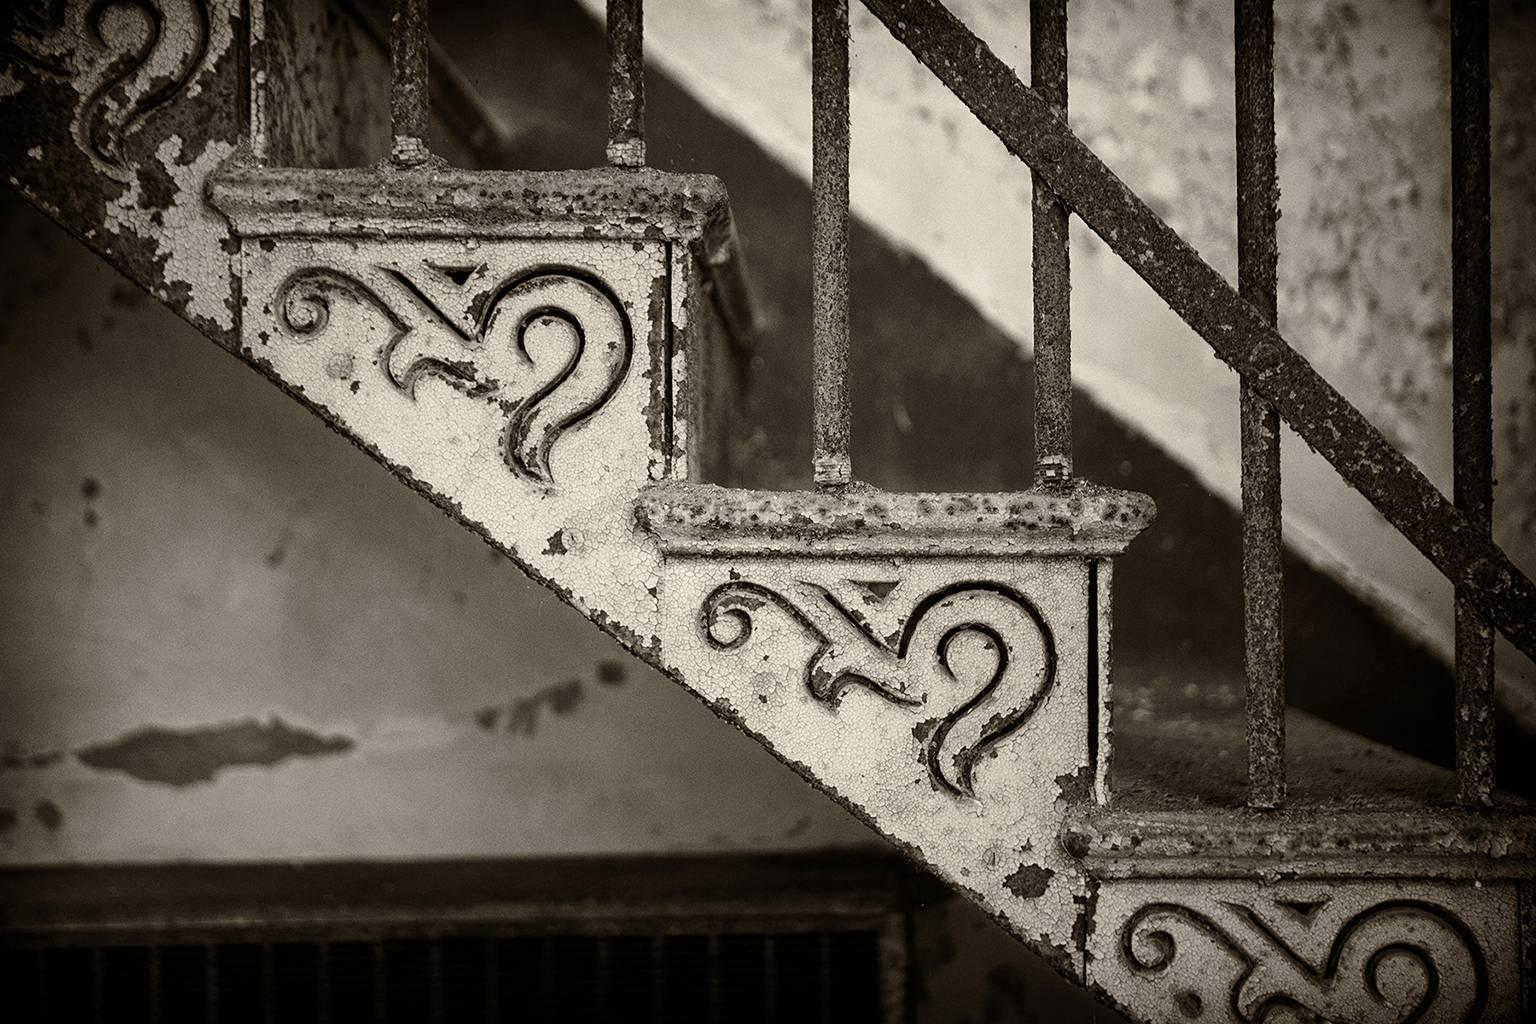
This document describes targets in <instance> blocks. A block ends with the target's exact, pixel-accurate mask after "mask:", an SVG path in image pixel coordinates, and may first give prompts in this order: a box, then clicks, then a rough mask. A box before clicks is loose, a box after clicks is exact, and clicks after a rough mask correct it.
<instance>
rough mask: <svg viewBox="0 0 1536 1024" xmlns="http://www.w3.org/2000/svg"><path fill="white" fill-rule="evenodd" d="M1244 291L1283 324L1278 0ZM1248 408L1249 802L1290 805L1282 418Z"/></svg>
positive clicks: (1244, 46)
mask: <svg viewBox="0 0 1536 1024" xmlns="http://www.w3.org/2000/svg"><path fill="white" fill-rule="evenodd" d="M1234 14H1235V18H1234V30H1233V44H1234V45H1233V48H1234V51H1235V53H1236V58H1237V61H1236V74H1235V87H1236V96H1235V99H1236V110H1237V280H1238V292H1239V294H1241V295H1242V297H1243V298H1244V299H1246V300H1248V303H1249V304H1250V305H1252V306H1253V308H1254V309H1256V310H1257V311H1258V312H1259V313H1260V314H1261V315H1262V316H1263V317H1264V319H1265V321H1266V322H1268V323H1269V324H1270V325H1271V326H1273V325H1274V323H1275V315H1276V290H1277V281H1278V274H1279V270H1278V265H1279V246H1278V243H1277V241H1276V237H1275V221H1276V220H1277V219H1278V217H1279V199H1280V190H1279V184H1278V180H1277V172H1276V169H1275V163H1276V155H1275V11H1274V3H1273V0H1237V2H1236V5H1235V10H1234ZM1238 401H1239V403H1240V408H1239V420H1240V422H1241V426H1240V430H1241V442H1240V448H1241V450H1242V501H1243V668H1244V675H1245V676H1246V678H1247V723H1248V802H1249V804H1251V805H1252V806H1254V807H1278V806H1280V805H1281V804H1282V803H1284V802H1285V651H1284V644H1283V641H1282V621H1281V593H1282V591H1283V589H1284V581H1283V565H1282V561H1281V553H1282V548H1281V527H1280V417H1279V415H1278V414H1277V413H1276V412H1275V409H1274V407H1273V406H1271V405H1270V404H1269V403H1268V402H1266V401H1265V400H1264V399H1263V398H1262V397H1260V396H1259V395H1258V394H1257V393H1256V392H1254V391H1253V389H1252V388H1250V387H1248V386H1247V385H1244V386H1243V388H1242V392H1241V395H1240V397H1239V399H1238Z"/></svg>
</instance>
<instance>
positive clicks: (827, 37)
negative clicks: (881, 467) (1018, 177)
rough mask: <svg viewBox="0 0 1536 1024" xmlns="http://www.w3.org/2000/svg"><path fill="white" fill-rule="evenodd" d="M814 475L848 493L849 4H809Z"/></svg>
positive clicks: (841, 0) (818, 0) (816, 0)
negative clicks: (814, 410)
mask: <svg viewBox="0 0 1536 1024" xmlns="http://www.w3.org/2000/svg"><path fill="white" fill-rule="evenodd" d="M811 134H812V139H813V147H814V148H813V155H812V162H811V191H812V195H813V200H814V205H813V208H812V220H811V248H812V260H813V264H812V267H813V274H814V276H813V278H812V282H811V304H812V315H813V320H814V323H813V330H814V334H813V337H814V347H815V378H816V424H815V451H814V459H815V461H814V464H813V469H814V476H815V480H816V486H817V487H818V488H821V489H836V488H841V487H846V486H847V485H848V483H849V481H850V480H851V479H852V476H853V471H852V467H851V465H850V463H849V460H848V423H849V407H848V0H812V4H811Z"/></svg>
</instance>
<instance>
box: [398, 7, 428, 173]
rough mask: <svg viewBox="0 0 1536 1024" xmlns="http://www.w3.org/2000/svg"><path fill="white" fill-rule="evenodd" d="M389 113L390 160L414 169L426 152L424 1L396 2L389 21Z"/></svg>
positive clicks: (426, 98)
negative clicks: (392, 137) (391, 140)
mask: <svg viewBox="0 0 1536 1024" xmlns="http://www.w3.org/2000/svg"><path fill="white" fill-rule="evenodd" d="M389 64H390V83H389V110H390V126H391V129H392V130H393V132H394V137H395V138H394V145H393V146H392V147H391V149H390V159H391V160H392V161H393V162H394V163H395V164H396V165H398V166H401V167H415V166H417V165H419V164H424V163H426V162H427V160H428V159H430V158H431V156H432V153H431V150H429V149H428V148H427V101H428V96H427V0H395V7H394V12H393V13H392V14H391V15H390V18H389Z"/></svg>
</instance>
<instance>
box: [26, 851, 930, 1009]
mask: <svg viewBox="0 0 1536 1024" xmlns="http://www.w3.org/2000/svg"><path fill="white" fill-rule="evenodd" d="M911 884H912V881H911V876H910V875H909V873H908V872H907V871H906V870H905V869H904V868H902V867H901V866H900V865H899V864H898V863H897V862H895V861H894V860H892V859H891V858H884V857H867V856H859V857H855V856H832V855H799V856H782V857H774V856H756V857H747V856H737V857H619V858H551V859H531V860H509V861H492V860H486V861H424V862H412V863H400V864H371V863H370V864H345V863H319V864H308V865H302V866H300V865H294V866H288V865H271V866H266V865H178V866H166V867H160V866H144V867H120V868H41V869H16V870H12V871H7V872H0V993H4V1000H5V1001H4V1003H3V1006H0V1020H5V1021H13V1020H14V1021H18V1022H31V1021H70V1022H74V1021H82V1022H92V1021H93V1022H98V1024H117V1022H141V1021H143V1022H157V1024H177V1022H181V1021H187V1022H196V1024H201V1022H216V1024H231V1022H246V1021H250V1022H278V1024H297V1022H309V1021H314V1022H328V1024H336V1022H343V1021H368V1022H372V1024H389V1022H395V1021H411V1022H418V1021H438V1022H458V1021H473V1022H476V1024H488V1022H493V1021H514V1020H515V1021H523V1022H542V1021H555V1020H559V1021H562V1022H563V1021H615V1022H617V1021H624V1022H629V1021H636V1022H646V1021H655V1022H658V1024H662V1022H666V1024H672V1022H690V1021H700V1022H703V1021H722V1022H761V1024H769V1022H773V1021H795V1022H800V1021H805V1022H817V1021H825V1022H829V1024H830V1022H832V1021H838V1022H843V1021H849V1022H855V1021H868V1022H877V1021H894V1020H897V1019H900V1017H901V1014H902V1007H903V1004H904V999H905V970H906V924H905V908H906V907H907V906H908V904H909V901H910V899H911V897H910V896H909V895H908V889H909V887H910V885H911Z"/></svg>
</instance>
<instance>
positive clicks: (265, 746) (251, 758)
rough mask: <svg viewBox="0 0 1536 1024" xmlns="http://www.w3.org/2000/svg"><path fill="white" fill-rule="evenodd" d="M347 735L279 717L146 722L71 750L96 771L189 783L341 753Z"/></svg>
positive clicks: (348, 743)
mask: <svg viewBox="0 0 1536 1024" xmlns="http://www.w3.org/2000/svg"><path fill="white" fill-rule="evenodd" d="M353 745H354V744H353V740H352V738H351V737H349V736H341V735H331V736H323V735H321V734H319V733H315V732H311V731H309V730H307V729H300V728H295V727H293V726H291V725H289V724H288V723H286V722H284V721H283V720H282V719H280V718H270V719H268V720H267V721H266V722H265V723H262V722H258V721H256V720H255V719H245V720H243V721H239V722H228V723H224V724H221V725H211V726H198V727H194V728H190V729H173V728H169V727H166V726H156V725H152V726H146V727H144V728H142V729H137V730H134V731H133V732H130V733H127V734H125V735H123V736H122V737H120V738H118V739H116V740H113V741H111V742H109V743H98V744H92V745H91V746H88V747H82V748H81V749H80V750H77V751H76V752H75V757H76V758H77V759H79V761H80V763H81V764H84V765H86V766H88V767H91V768H95V769H97V770H98V771H120V772H126V773H127V774H129V775H131V776H133V777H134V778H136V779H139V780H141V781H143V782H158V783H163V784H165V785H170V786H190V785H193V784H194V783H198V782H211V781H213V777H214V776H215V775H217V774H218V773H219V772H220V771H222V770H223V769H225V768H232V767H235V766H237V765H264V766H269V767H270V766H271V765H275V764H278V763H279V762H282V761H286V760H288V759H289V758H293V757H323V756H327V755H332V754H344V753H346V752H347V751H349V750H351V749H352V747H353Z"/></svg>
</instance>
